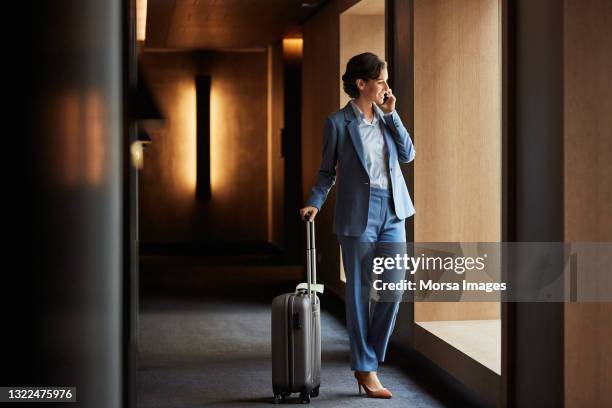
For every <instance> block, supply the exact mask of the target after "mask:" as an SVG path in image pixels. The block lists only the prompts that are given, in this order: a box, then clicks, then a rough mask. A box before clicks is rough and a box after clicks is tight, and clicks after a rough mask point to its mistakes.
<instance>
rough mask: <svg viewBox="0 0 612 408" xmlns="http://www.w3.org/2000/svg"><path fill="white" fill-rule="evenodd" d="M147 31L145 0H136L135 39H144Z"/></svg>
mask: <svg viewBox="0 0 612 408" xmlns="http://www.w3.org/2000/svg"><path fill="white" fill-rule="evenodd" d="M146 32H147V0H136V40H137V41H144V40H145V35H146Z"/></svg>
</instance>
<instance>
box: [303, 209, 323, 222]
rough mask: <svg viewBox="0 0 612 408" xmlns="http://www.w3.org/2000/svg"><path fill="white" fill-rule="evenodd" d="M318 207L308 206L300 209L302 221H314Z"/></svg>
mask: <svg viewBox="0 0 612 408" xmlns="http://www.w3.org/2000/svg"><path fill="white" fill-rule="evenodd" d="M318 212H319V210H317V207H311V206H307V207H304V208H302V209H301V210H300V218H301V219H302V221H312V220H314V218H315V217H316V216H317V213H318Z"/></svg>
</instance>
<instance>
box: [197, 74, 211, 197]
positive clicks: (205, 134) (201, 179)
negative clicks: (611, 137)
mask: <svg viewBox="0 0 612 408" xmlns="http://www.w3.org/2000/svg"><path fill="white" fill-rule="evenodd" d="M195 88H196V122H197V123H196V166H197V170H196V198H197V199H198V200H207V199H209V198H210V196H211V191H210V76H208V75H198V76H196V78H195Z"/></svg>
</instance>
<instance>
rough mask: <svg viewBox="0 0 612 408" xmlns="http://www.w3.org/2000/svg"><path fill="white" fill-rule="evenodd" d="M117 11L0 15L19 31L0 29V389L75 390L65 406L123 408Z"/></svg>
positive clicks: (81, 8)
mask: <svg viewBox="0 0 612 408" xmlns="http://www.w3.org/2000/svg"><path fill="white" fill-rule="evenodd" d="M124 11H125V7H124V3H123V2H122V1H119V0H109V1H98V0H72V1H68V0H58V1H54V2H48V3H47V2H41V3H37V4H36V5H35V6H34V7H32V4H25V3H23V2H14V3H10V4H6V7H5V9H4V12H5V13H6V15H10V16H12V17H11V18H18V17H19V16H28V24H27V29H23V30H18V31H13V29H12V28H10V27H8V25H3V27H2V30H7V32H3V33H2V34H3V36H2V37H3V38H5V39H6V44H5V45H6V46H5V48H4V50H3V55H4V61H5V63H4V68H5V70H6V71H5V73H4V75H3V81H4V84H3V90H4V92H3V97H4V99H5V102H8V105H7V104H4V106H5V107H4V108H3V109H4V112H3V117H4V118H5V121H4V123H3V149H2V151H3V160H2V166H4V169H3V170H4V171H3V172H2V174H3V175H4V178H5V180H4V183H3V188H4V191H3V204H4V206H3V212H2V219H3V228H2V232H3V238H4V239H3V244H2V245H3V248H2V249H3V257H2V262H3V264H2V283H1V285H0V321H1V322H2V336H1V338H2V345H1V348H0V361H1V362H2V369H1V370H0V384H1V385H2V386H74V387H77V393H76V396H77V401H78V402H77V403H74V404H69V405H70V406H74V407H88V408H96V407H121V406H123V405H124V403H123V401H122V394H123V381H124V378H123V374H122V372H123V370H122V369H123V347H122V335H123V333H122V331H123V330H122V322H123V319H122V309H123V307H124V304H123V297H122V295H123V292H122V267H123V258H122V254H123V235H122V234H123V230H122V218H123V217H122V202H123V189H122V157H123V156H122V155H123V153H124V152H123V146H122V136H123V127H122V117H123V106H122V96H123V95H122V80H123V75H122V69H123V58H122V57H123V47H122V41H123V34H122V30H123V28H124V27H123V25H122V14H123V13H124ZM8 30H10V31H8ZM43 405H44V404H43Z"/></svg>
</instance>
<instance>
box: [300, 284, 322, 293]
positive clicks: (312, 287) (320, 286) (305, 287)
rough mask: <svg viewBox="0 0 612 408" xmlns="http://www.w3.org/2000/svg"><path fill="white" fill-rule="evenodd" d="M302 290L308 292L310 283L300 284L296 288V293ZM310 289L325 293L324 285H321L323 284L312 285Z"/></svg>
mask: <svg viewBox="0 0 612 408" xmlns="http://www.w3.org/2000/svg"><path fill="white" fill-rule="evenodd" d="M300 289H303V290H305V291H308V283H306V282H302V283H300V284H299V285H297V286H296V287H295V291H296V292H297V291H299V290H300ZM310 289H311V290H312V291H313V292H318V293H323V284H321V283H315V284H312V285H310Z"/></svg>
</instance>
